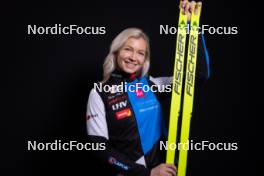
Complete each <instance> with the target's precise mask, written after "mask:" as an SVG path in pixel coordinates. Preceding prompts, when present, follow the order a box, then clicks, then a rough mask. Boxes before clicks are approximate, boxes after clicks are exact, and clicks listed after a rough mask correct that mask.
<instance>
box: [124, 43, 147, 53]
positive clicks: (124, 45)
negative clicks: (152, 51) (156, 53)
mask: <svg viewBox="0 0 264 176" xmlns="http://www.w3.org/2000/svg"><path fill="white" fill-rule="evenodd" d="M125 47H129V48H133V49H134V47H132V46H130V45H127V44H126V45H124V48H125ZM138 51H143V52H145V53H146V52H147V50H141V49H140V50H138Z"/></svg>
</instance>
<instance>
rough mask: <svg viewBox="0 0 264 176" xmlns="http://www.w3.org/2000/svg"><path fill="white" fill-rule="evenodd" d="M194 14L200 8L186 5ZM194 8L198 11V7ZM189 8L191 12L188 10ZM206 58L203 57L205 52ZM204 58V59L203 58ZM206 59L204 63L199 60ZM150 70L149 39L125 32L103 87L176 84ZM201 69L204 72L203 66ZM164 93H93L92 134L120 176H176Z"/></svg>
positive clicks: (89, 112)
mask: <svg viewBox="0 0 264 176" xmlns="http://www.w3.org/2000/svg"><path fill="white" fill-rule="evenodd" d="M184 2H185V3H183V4H184V5H183V6H182V7H183V9H186V11H185V12H186V13H187V11H188V13H190V9H191V8H193V7H195V3H193V2H192V3H189V2H188V1H184ZM192 5H193V6H192ZM185 7H187V8H185ZM199 53H201V52H199ZM198 57H202V56H201V55H199V54H198ZM198 59H201V58H198ZM149 66H150V47H149V39H148V37H147V36H146V34H145V33H143V32H142V31H141V30H140V29H137V28H129V29H126V30H124V31H122V32H121V33H120V34H119V35H118V36H117V37H116V38H115V39H114V40H113V42H112V44H111V48H110V52H109V54H108V56H107V57H106V59H105V62H104V65H103V68H104V79H103V81H102V83H103V85H102V86H103V87H104V86H106V85H107V86H108V87H112V88H113V85H124V83H126V84H125V85H127V86H128V87H129V86H131V87H132V86H136V85H139V84H140V87H144V86H147V87H150V86H152V85H168V84H171V77H170V78H168V77H167V78H166V77H165V78H156V79H155V78H152V77H149V76H147V73H148V70H149ZM198 67H199V66H198ZM160 95H162V93H159V92H152V91H144V90H143V89H141V88H139V89H137V90H135V89H134V90H133V91H131V90H128V91H118V90H116V89H111V91H102V92H100V91H98V90H95V89H93V90H92V91H91V92H90V95H89V100H88V105H87V117H88V118H87V131H88V135H89V137H90V139H91V141H92V142H95V143H103V144H105V150H102V151H96V155H97V156H98V157H99V158H100V159H101V160H102V161H105V162H107V163H108V164H109V165H110V166H111V168H113V171H114V173H115V174H120V175H131V176H163V175H166V176H175V175H176V167H175V166H174V165H172V164H164V163H162V162H164V156H163V155H162V153H161V151H160V146H159V141H160V140H162V137H163V136H166V129H165V125H164V119H163V117H162V111H161V106H160V103H159V101H160V98H161V97H162V96H160Z"/></svg>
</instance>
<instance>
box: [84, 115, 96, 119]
mask: <svg viewBox="0 0 264 176" xmlns="http://www.w3.org/2000/svg"><path fill="white" fill-rule="evenodd" d="M95 117H98V114H88V115H87V116H86V120H90V119H93V118H95Z"/></svg>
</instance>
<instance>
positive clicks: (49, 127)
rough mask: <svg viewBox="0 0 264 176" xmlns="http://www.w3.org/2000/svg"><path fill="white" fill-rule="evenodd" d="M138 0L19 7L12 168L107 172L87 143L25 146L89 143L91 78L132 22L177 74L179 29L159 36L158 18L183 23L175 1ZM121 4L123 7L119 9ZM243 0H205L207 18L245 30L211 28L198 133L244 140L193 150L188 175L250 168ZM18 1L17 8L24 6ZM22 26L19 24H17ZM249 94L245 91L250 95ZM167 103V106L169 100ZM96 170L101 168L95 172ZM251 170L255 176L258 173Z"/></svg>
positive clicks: (167, 69) (164, 68) (155, 66)
mask: <svg viewBox="0 0 264 176" xmlns="http://www.w3.org/2000/svg"><path fill="white" fill-rule="evenodd" d="M161 4H162V5H159V4H158V5H153V6H150V5H144V6H143V5H142V4H132V5H130V6H129V7H128V6H127V7H124V6H125V5H124V6H122V4H121V5H120V4H119V5H117V6H115V5H112V6H111V7H104V8H102V7H100V6H99V5H97V6H95V7H91V6H88V7H87V8H79V9H78V10H76V9H75V10H73V8H65V9H60V10H58V9H52V10H51V9H45V8H32V9H29V8H28V9H27V10H21V9H20V10H19V11H16V12H15V13H13V14H12V16H11V17H12V21H11V22H12V24H13V27H14V28H12V29H11V30H12V32H13V36H14V37H15V39H14V40H13V45H12V48H13V50H12V52H11V53H10V56H11V57H9V59H8V61H7V63H8V64H7V67H6V68H5V69H7V71H6V73H7V79H8V80H7V84H6V85H7V86H5V87H6V88H7V90H6V92H7V93H4V94H5V95H7V96H4V97H6V99H5V104H6V105H7V108H5V109H4V111H5V112H6V114H7V115H5V118H6V120H4V121H7V122H9V123H8V125H3V128H2V129H3V134H5V137H4V138H3V142H2V147H3V150H2V151H3V154H2V156H3V160H2V161H3V164H1V167H4V168H5V169H7V173H9V174H8V175H12V174H13V173H14V175H17V174H20V175H47V174H49V175H53V174H60V175H61V174H67V173H70V172H71V173H75V175H81V173H83V172H84V174H85V175H106V174H104V172H105V171H106V169H107V168H105V167H104V166H102V165H100V163H99V161H97V160H96V159H95V158H94V157H93V156H92V155H91V152H89V151H27V141H28V140H31V141H33V140H36V141H38V142H54V140H56V139H58V140H59V139H60V140H62V141H69V140H76V141H79V142H87V135H86V127H85V125H86V124H85V111H86V102H87V98H88V94H89V91H90V89H91V87H92V86H93V83H94V82H96V81H98V80H101V79H102V76H101V75H102V63H103V60H104V57H105V56H106V54H107V53H108V49H109V46H110V43H111V41H112V39H113V38H114V36H116V35H117V34H118V33H119V32H120V31H122V30H123V29H125V28H127V27H139V28H142V29H143V30H144V31H145V32H146V33H147V34H148V35H149V37H150V44H151V70H150V74H151V75H153V76H168V75H171V74H172V67H173V61H174V51H175V35H160V34H159V25H161V24H164V25H165V24H168V25H170V26H176V25H177V19H178V10H177V4H173V3H168V4H165V3H161ZM121 6H122V7H121ZM237 8H238V7H237V6H236V4H235V3H233V4H232V3H231V2H229V3H228V5H225V4H216V3H215V2H212V1H208V2H206V3H204V6H203V14H202V23H203V24H209V25H211V26H238V30H239V33H238V34H237V35H209V34H208V33H206V34H205V36H206V41H207V47H208V49H209V55H210V59H211V60H210V65H211V78H210V79H209V80H208V81H207V82H206V83H205V84H204V85H203V86H202V87H199V88H198V89H197V93H196V100H195V101H196V102H195V107H194V108H195V109H194V115H193V119H192V127H191V138H192V139H194V140H195V141H202V140H209V141H211V142H237V143H238V147H239V149H238V151H209V150H207V151H191V152H190V154H189V163H188V170H189V173H190V175H226V176H227V175H230V176H231V175H248V174H249V172H248V170H247V169H246V168H249V167H250V166H253V163H251V161H250V160H249V153H248V152H247V151H248V150H249V146H248V145H245V144H246V143H244V140H243V139H245V140H246V139H248V138H249V137H248V135H247V129H245V128H244V125H246V124H247V119H246V118H245V117H246V114H247V109H246V108H243V107H245V106H243V103H242V102H243V101H242V100H243V99H242V88H241V87H242V85H243V84H244V83H243V82H242V81H241V58H242V57H243V54H242V53H243V52H242V48H241V33H240V32H241V28H240V27H241V26H240V24H241V23H240V19H239V15H238V13H237ZM17 9H19V8H17ZM28 24H36V25H40V26H53V25H54V24H62V25H71V24H77V25H79V26H105V27H106V34H105V35H27V25H28ZM13 30H14V31H13ZM243 98H244V97H243ZM164 108H165V109H169V104H168V103H165V104H164ZM92 172H97V174H91V173H92ZM253 172H254V171H251V172H250V173H251V174H250V175H253Z"/></svg>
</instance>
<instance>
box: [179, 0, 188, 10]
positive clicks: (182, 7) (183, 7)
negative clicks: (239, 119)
mask: <svg viewBox="0 0 264 176" xmlns="http://www.w3.org/2000/svg"><path fill="white" fill-rule="evenodd" d="M187 3H188V1H186V0H184V1H181V3H180V9H181V10H182V11H184V9H185V6H186V4H187Z"/></svg>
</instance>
